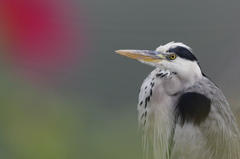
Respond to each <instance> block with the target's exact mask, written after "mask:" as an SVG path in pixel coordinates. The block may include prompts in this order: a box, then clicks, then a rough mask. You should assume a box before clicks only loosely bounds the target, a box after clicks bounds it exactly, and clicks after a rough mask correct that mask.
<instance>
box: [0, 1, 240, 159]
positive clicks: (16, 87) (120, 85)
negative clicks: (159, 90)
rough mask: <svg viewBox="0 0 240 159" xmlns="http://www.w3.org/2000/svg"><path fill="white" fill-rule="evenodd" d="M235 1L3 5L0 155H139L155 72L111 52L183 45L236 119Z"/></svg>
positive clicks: (238, 5) (74, 158) (239, 31)
mask: <svg viewBox="0 0 240 159" xmlns="http://www.w3.org/2000/svg"><path fill="white" fill-rule="evenodd" d="M239 15H240V2H238V1H235V2H234V1H232V2H226V1H219V0H212V1H160V0H152V1H145V0H132V1H127V0H101V1H99V0H41V1H38V0H1V1H0V94H1V100H0V103H1V104H0V158H1V159H43V158H44V159H66V158H67V159H95V158H97V159H110V158H114V159H122V158H126V159H128V158H129V159H139V158H142V147H141V133H138V123H137V110H136V107H137V98H138V90H139V88H140V85H141V83H142V82H143V80H144V79H145V77H146V76H147V75H148V73H149V72H150V71H151V70H153V69H154V68H152V67H150V66H147V65H143V64H141V63H139V62H137V61H135V60H132V59H128V58H125V57H123V56H120V55H117V54H116V53H115V52H114V51H115V50H117V49H151V50H153V49H155V48H157V47H158V46H159V45H160V44H165V43H167V42H170V41H180V42H183V43H185V44H187V45H189V46H190V47H192V49H193V51H194V54H195V55H196V56H197V57H198V60H199V61H200V64H201V66H202V69H203V71H204V73H205V74H206V75H207V76H208V77H209V78H210V79H212V80H213V81H214V82H215V83H216V84H217V85H218V86H219V87H220V88H221V90H222V91H223V92H224V94H225V95H226V97H227V99H228V100H229V102H230V104H231V107H232V110H233V111H234V113H235V115H236V118H237V120H238V122H239V121H240V117H239V116H240V104H239V103H240V98H239V97H240V96H239V94H240V84H239V81H240V71H239V68H240V62H239V61H240V52H239V44H240V20H239Z"/></svg>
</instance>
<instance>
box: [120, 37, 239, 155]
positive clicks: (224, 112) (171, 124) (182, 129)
mask: <svg viewBox="0 0 240 159" xmlns="http://www.w3.org/2000/svg"><path fill="white" fill-rule="evenodd" d="M116 52H117V53H119V54H121V55H124V56H127V57H130V58H134V59H137V60H139V61H140V62H142V63H145V64H148V65H151V66H153V67H156V69H155V70H153V71H152V72H151V73H150V74H149V75H148V76H147V78H146V79H145V80H144V82H143V84H142V86H141V88H140V93H139V102H138V112H139V116H138V121H139V124H140V126H141V127H142V130H143V144H144V147H145V149H148V145H149V144H150V143H151V145H152V147H153V156H154V158H155V159H240V134H239V129H238V126H237V123H236V120H235V117H234V115H233V113H232V111H231V109H230V106H229V104H228V102H227V100H226V98H225V96H224V95H223V93H222V92H221V90H220V89H219V88H218V87H217V86H216V85H215V84H214V83H213V82H211V81H210V80H209V79H208V78H207V77H206V76H205V75H204V74H203V72H202V70H201V68H200V65H199V62H198V60H197V58H196V57H195V56H194V54H193V51H192V49H191V48H190V47H188V46H187V45H185V44H183V43H180V42H170V43H168V44H166V45H161V46H159V47H158V48H157V49H156V50H155V51H150V50H117V51H116Z"/></svg>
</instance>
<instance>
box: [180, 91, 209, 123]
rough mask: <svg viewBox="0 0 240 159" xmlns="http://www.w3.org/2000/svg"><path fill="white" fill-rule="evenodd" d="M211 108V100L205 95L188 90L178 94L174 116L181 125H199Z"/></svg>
mask: <svg viewBox="0 0 240 159" xmlns="http://www.w3.org/2000/svg"><path fill="white" fill-rule="evenodd" d="M210 109H211V100H210V99H209V98H207V97H206V96H204V95H202V94H199V93H195V92H188V93H184V94H183V95H181V96H180V98H179V100H178V103H177V105H176V117H177V118H178V121H180V123H181V125H184V123H189V122H191V123H193V124H194V125H199V124H200V123H202V122H203V121H204V120H205V119H206V118H207V116H208V114H209V112H210Z"/></svg>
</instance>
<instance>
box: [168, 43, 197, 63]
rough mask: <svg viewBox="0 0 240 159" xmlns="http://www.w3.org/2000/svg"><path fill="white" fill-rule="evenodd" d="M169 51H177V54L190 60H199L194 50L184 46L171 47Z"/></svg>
mask: <svg viewBox="0 0 240 159" xmlns="http://www.w3.org/2000/svg"><path fill="white" fill-rule="evenodd" d="M167 52H169V53H171V52H172V53H175V54H176V55H177V56H179V57H181V58H184V59H187V60H190V61H197V58H196V57H195V56H194V55H193V54H192V52H191V51H190V50H189V49H187V48H185V47H182V46H177V47H174V48H170V49H169V50H167Z"/></svg>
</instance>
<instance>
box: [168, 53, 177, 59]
mask: <svg viewBox="0 0 240 159" xmlns="http://www.w3.org/2000/svg"><path fill="white" fill-rule="evenodd" d="M168 57H169V59H170V60H174V59H176V58H177V55H175V54H171V55H169V56H168Z"/></svg>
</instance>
